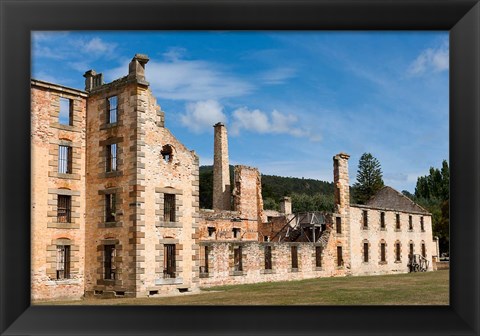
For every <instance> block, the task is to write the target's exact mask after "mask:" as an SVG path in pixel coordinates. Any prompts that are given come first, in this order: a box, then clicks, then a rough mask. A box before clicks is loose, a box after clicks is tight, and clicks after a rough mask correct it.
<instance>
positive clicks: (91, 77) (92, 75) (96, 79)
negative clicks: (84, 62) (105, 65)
mask: <svg viewBox="0 0 480 336" xmlns="http://www.w3.org/2000/svg"><path fill="white" fill-rule="evenodd" d="M83 77H85V91H87V92H90V91H92V90H93V89H95V88H97V87H99V86H102V85H103V74H101V73H99V74H97V73H96V72H95V70H88V71H87V72H85V74H84V75H83Z"/></svg>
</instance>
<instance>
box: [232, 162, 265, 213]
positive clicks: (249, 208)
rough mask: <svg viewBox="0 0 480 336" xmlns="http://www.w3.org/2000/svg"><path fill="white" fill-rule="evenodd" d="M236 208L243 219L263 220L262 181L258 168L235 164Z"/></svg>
mask: <svg viewBox="0 0 480 336" xmlns="http://www.w3.org/2000/svg"><path fill="white" fill-rule="evenodd" d="M234 181H235V182H234V183H235V189H234V210H236V211H238V212H239V213H240V217H241V218H242V219H248V220H254V221H258V222H262V221H263V220H262V219H263V218H264V215H263V199H262V181H261V177H260V173H259V171H258V169H257V168H252V167H247V166H241V165H238V166H235V170H234Z"/></svg>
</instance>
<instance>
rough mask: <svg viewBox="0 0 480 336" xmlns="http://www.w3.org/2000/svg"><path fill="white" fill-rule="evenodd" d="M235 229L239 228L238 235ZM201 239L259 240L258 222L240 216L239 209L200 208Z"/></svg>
mask: <svg viewBox="0 0 480 336" xmlns="http://www.w3.org/2000/svg"><path fill="white" fill-rule="evenodd" d="M234 230H237V232H236V236H235V232H234ZM199 239H201V240H221V241H222V240H258V222H257V221H256V220H248V219H244V218H241V217H240V212H238V211H214V210H205V209H202V210H200V219H199Z"/></svg>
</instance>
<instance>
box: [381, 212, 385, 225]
mask: <svg viewBox="0 0 480 336" xmlns="http://www.w3.org/2000/svg"><path fill="white" fill-rule="evenodd" d="M380 228H381V229H385V212H383V211H382V212H380Z"/></svg>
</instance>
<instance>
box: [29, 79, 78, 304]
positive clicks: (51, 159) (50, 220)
mask: <svg viewBox="0 0 480 336" xmlns="http://www.w3.org/2000/svg"><path fill="white" fill-rule="evenodd" d="M31 84H32V86H31V90H32V91H31V97H32V100H31V102H32V105H31V111H32V113H31V115H32V119H31V120H32V124H31V145H32V152H31V157H32V162H31V171H32V184H31V186H32V187H31V188H32V200H31V202H32V203H31V206H32V222H31V232H32V241H31V244H32V246H31V248H32V256H31V257H32V259H31V267H32V274H31V279H32V300H40V299H52V298H68V299H77V298H80V297H81V296H82V295H83V289H84V262H85V260H84V258H85V250H84V245H85V240H84V239H85V231H84V230H85V220H84V217H83V213H84V211H85V200H84V197H85V163H84V160H85V114H86V113H85V104H86V94H85V93H84V92H82V91H79V90H74V89H70V88H66V87H63V86H59V85H56V84H51V83H46V82H42V81H37V80H32V82H31ZM60 97H62V98H67V99H70V102H71V104H73V106H72V108H73V124H72V125H63V124H60V123H59V112H60ZM59 145H67V146H71V147H72V172H71V174H61V173H59V170H58V156H59V154H58V152H59V149H58V148H59ZM59 194H64V195H71V196H72V208H71V209H72V220H71V223H57V199H58V195H59ZM57 245H69V246H70V250H71V252H70V253H71V254H70V256H71V259H70V261H71V274H70V279H64V280H57V279H56V269H57V266H56V260H57V255H56V253H57V252H56V249H57Z"/></svg>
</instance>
